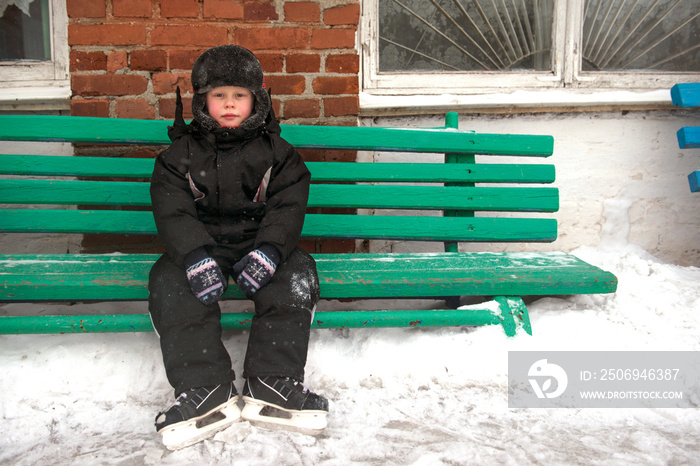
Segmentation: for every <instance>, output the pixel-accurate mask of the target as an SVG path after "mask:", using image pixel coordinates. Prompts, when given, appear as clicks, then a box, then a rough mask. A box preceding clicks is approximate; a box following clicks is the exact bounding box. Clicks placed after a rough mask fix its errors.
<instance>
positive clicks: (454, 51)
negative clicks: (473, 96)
mask: <svg viewBox="0 0 700 466" xmlns="http://www.w3.org/2000/svg"><path fill="white" fill-rule="evenodd" d="M378 6H379V16H378V20H379V21H378V25H379V71H380V72H397V71H475V72H476V71H499V70H500V71H514V70H518V71H522V70H532V71H549V70H551V69H552V58H551V50H552V25H553V16H554V0H534V1H533V0H528V1H525V0H469V1H467V0H379V5H378Z"/></svg>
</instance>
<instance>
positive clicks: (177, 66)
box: [168, 49, 204, 70]
mask: <svg viewBox="0 0 700 466" xmlns="http://www.w3.org/2000/svg"><path fill="white" fill-rule="evenodd" d="M202 52H204V49H197V50H170V51H169V52H168V53H169V54H170V69H171V70H192V66H194V62H195V61H197V58H199V56H200V55H201V54H202Z"/></svg>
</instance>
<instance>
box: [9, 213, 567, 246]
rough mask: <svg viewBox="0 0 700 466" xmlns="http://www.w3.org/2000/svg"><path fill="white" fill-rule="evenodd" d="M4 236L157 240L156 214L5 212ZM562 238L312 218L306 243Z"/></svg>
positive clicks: (492, 223)
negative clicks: (317, 240)
mask: <svg viewBox="0 0 700 466" xmlns="http://www.w3.org/2000/svg"><path fill="white" fill-rule="evenodd" d="M0 232H3V233H9V232H25V233H115V234H135V235H139V234H140V235H144V234H145V235H155V234H156V228H155V222H154V221H153V215H152V214H151V212H142V211H125V210H89V211H86V210H72V209H70V210H69V209H66V210H61V209H16V210H13V209H6V210H0ZM556 236H557V222H556V220H555V219H549V218H491V217H477V218H471V217H429V216H419V217H416V216H400V215H397V216H390V215H340V214H328V215H324V214H307V215H306V220H305V222H304V229H303V231H302V237H304V238H340V239H395V240H416V241H481V242H483V241H497V242H513V241H528V242H538V241H539V242H546V241H554V240H555V239H556Z"/></svg>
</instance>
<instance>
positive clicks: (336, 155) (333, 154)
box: [323, 124, 357, 162]
mask: <svg viewBox="0 0 700 466" xmlns="http://www.w3.org/2000/svg"><path fill="white" fill-rule="evenodd" d="M349 126H357V124H355V125H349ZM323 160H324V161H326V162H355V161H356V160H357V151H355V150H333V149H331V150H326V151H325V153H324V154H323Z"/></svg>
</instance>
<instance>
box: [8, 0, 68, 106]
mask: <svg viewBox="0 0 700 466" xmlns="http://www.w3.org/2000/svg"><path fill="white" fill-rule="evenodd" d="M49 5H50V8H49V11H50V15H51V17H50V26H51V60H50V61H16V62H0V110H10V111H12V110H17V111H23V110H27V111H31V110H68V109H70V96H71V90H70V73H69V61H70V59H69V48H68V13H67V10H66V2H65V0H50V2H49Z"/></svg>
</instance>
